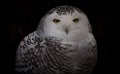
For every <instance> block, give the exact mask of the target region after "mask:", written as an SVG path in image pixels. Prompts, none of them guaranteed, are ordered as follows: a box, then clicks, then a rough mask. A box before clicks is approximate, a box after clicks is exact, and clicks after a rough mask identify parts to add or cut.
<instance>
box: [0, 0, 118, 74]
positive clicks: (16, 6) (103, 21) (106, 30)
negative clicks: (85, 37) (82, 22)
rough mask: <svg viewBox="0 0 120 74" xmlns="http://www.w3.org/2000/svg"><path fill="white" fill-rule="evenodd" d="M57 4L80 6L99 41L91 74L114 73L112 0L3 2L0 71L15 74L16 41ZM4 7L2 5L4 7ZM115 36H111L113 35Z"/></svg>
mask: <svg viewBox="0 0 120 74" xmlns="http://www.w3.org/2000/svg"><path fill="white" fill-rule="evenodd" d="M58 5H73V6H76V7H78V8H80V9H82V10H83V11H84V12H85V13H86V14H87V16H88V18H89V20H90V23H91V25H92V27H93V34H94V36H95V38H96V41H97V44H98V64H97V65H96V68H95V70H94V72H93V74H109V73H116V72H117V70H119V68H117V66H118V65H119V63H118V61H117V60H116V59H118V53H117V52H116V50H118V48H117V47H116V46H117V43H116V42H115V38H116V35H115V33H116V32H115V30H116V28H115V26H117V25H116V24H115V22H116V21H115V19H116V18H115V16H116V14H117V13H116V12H117V11H116V10H117V6H116V4H115V1H107V0H106V1H104V0H95V1H94V0H59V1H58V0H39V1H36V2H35V1H19V0H18V1H15V2H7V3H5V5H4V6H6V7H5V10H4V11H5V16H4V17H5V21H6V22H5V23H6V25H5V26H6V27H7V28H5V29H4V31H5V33H4V34H3V35H4V36H5V40H6V42H5V41H4V42H5V46H4V49H3V51H2V53H1V54H2V56H4V57H3V58H1V59H2V63H1V64H2V65H1V68H2V69H3V70H1V73H0V74H8V73H9V74H10V73H11V74H14V64H15V52H16V50H17V47H18V44H19V42H20V41H21V40H22V39H23V38H24V37H25V36H26V35H28V34H29V33H31V32H33V31H34V30H35V29H36V28H37V25H38V23H39V20H40V19H41V18H42V16H44V15H45V13H46V12H47V11H49V10H50V9H51V8H53V7H55V6H58ZM3 8H4V7H3ZM113 37H114V38H113Z"/></svg>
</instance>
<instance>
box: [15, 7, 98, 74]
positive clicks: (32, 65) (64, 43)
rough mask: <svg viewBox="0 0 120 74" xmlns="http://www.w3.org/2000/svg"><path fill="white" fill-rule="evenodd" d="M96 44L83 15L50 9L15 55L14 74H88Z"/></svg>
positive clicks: (72, 10)
mask: <svg viewBox="0 0 120 74" xmlns="http://www.w3.org/2000/svg"><path fill="white" fill-rule="evenodd" d="M96 60H97V44H96V40H95V38H94V36H93V33H92V28H91V25H90V22H89V20H88V18H87V16H86V14H85V13H84V12H83V11H82V10H80V9H79V8H77V7H74V6H57V7H55V8H53V9H51V10H50V11H49V12H48V13H47V14H46V15H45V16H44V17H43V18H42V19H41V20H40V23H39V24H38V27H37V29H36V30H35V31H34V32H32V33H30V34H29V35H28V36H26V37H25V38H24V39H23V40H22V41H21V42H20V44H19V46H18V49H17V51H16V62H15V65H16V67H15V72H16V74H90V73H91V72H92V70H93V68H94V66H95V65H96Z"/></svg>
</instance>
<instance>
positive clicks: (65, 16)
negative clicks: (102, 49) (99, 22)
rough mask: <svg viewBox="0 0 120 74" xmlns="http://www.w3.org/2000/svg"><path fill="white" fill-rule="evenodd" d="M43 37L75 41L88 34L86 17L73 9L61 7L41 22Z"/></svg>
mask: <svg viewBox="0 0 120 74" xmlns="http://www.w3.org/2000/svg"><path fill="white" fill-rule="evenodd" d="M43 25H44V28H43V29H44V33H45V35H48V36H52V37H57V38H60V39H65V40H68V41H69V40H73V41H77V40H78V38H79V39H82V38H85V37H86V36H87V35H88V33H89V29H90V28H89V26H88V25H89V21H88V19H87V16H86V15H85V14H84V13H83V12H82V11H78V10H77V9H75V8H67V7H66V8H65V6H63V7H62V6H61V8H60V7H59V8H58V9H55V10H54V11H53V12H52V13H50V14H49V15H47V16H46V17H45V18H44V21H43Z"/></svg>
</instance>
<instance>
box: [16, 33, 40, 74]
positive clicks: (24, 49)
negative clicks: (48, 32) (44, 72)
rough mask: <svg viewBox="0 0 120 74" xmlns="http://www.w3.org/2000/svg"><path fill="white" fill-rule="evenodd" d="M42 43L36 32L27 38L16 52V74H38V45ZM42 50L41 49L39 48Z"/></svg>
mask: <svg viewBox="0 0 120 74" xmlns="http://www.w3.org/2000/svg"><path fill="white" fill-rule="evenodd" d="M40 42H42V41H41V38H39V37H38V35H37V34H36V31H34V32H32V33H30V34H29V35H28V36H26V37H25V38H24V39H23V40H22V41H21V43H20V44H19V47H18V49H17V51H16V62H15V73H16V74H37V73H35V72H36V71H35V70H36V69H35V68H36V66H37V61H38V58H37V57H38V53H39V52H40V51H39V50H38V48H39V46H38V43H40ZM39 49H40V48H39Z"/></svg>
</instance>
